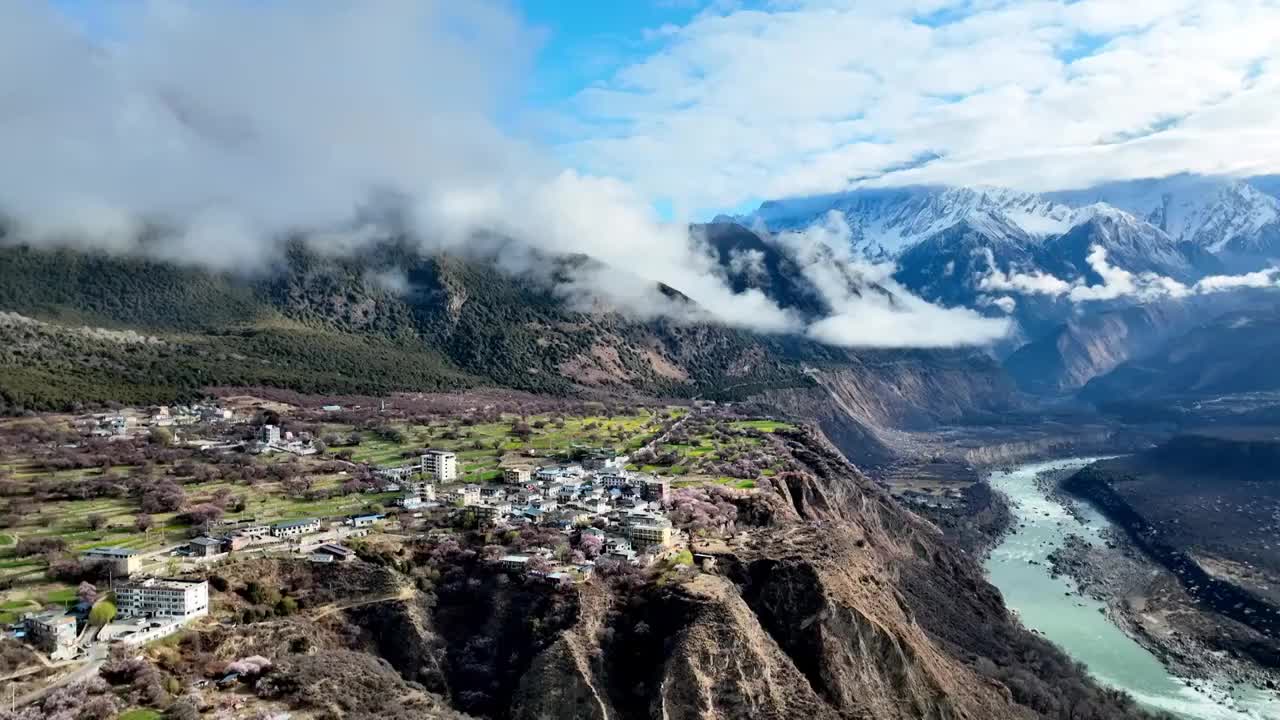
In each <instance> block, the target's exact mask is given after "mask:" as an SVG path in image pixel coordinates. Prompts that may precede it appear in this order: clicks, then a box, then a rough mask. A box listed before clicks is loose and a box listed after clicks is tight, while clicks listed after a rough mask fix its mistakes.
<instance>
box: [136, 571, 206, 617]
mask: <svg viewBox="0 0 1280 720" xmlns="http://www.w3.org/2000/svg"><path fill="white" fill-rule="evenodd" d="M114 590H115V593H116V607H117V608H118V609H119V610H120V614H122V615H125V616H130V617H154V618H166V617H168V618H193V617H199V616H201V615H206V614H208V612H209V583H208V582H206V581H204V580H169V579H162V578H146V579H143V580H137V581H133V582H126V583H118V584H116V586H115V588H114Z"/></svg>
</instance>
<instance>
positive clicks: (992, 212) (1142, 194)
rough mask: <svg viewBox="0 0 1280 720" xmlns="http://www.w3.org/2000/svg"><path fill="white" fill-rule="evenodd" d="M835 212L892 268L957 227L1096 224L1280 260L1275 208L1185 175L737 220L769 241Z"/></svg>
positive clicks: (931, 192) (887, 191) (924, 191)
mask: <svg viewBox="0 0 1280 720" xmlns="http://www.w3.org/2000/svg"><path fill="white" fill-rule="evenodd" d="M1267 184H1268V186H1269V187H1272V186H1273V184H1271V183H1267ZM833 211H834V212H836V213H839V214H840V215H841V216H843V217H844V219H845V220H846V221H847V222H848V223H849V226H850V228H851V229H852V230H853V236H854V237H853V241H854V245H855V247H856V248H857V249H859V250H861V251H862V252H863V253H864V254H865V255H866V256H867V257H869V258H884V259H892V258H897V257H899V256H901V255H902V254H904V253H905V252H906V251H908V250H910V249H911V248H912V247H914V246H915V245H918V244H919V243H921V242H923V241H925V240H927V239H929V238H931V237H933V236H935V235H937V234H939V233H941V232H944V231H947V230H950V229H952V228H954V227H956V226H958V225H961V224H967V225H969V226H970V227H972V228H974V229H975V230H977V231H979V232H982V233H984V234H986V235H988V236H990V237H992V238H993V239H994V238H1003V239H1012V240H1015V241H1018V242H1022V243H1029V242H1036V241H1043V240H1045V239H1048V238H1051V237H1054V236H1059V235H1063V234H1065V233H1067V232H1069V231H1070V230H1071V229H1072V228H1075V227H1078V226H1080V225H1082V224H1084V223H1087V222H1089V221H1091V220H1093V219H1095V218H1097V217H1100V216H1102V217H1110V218H1113V219H1116V220H1117V221H1119V222H1122V223H1126V224H1135V225H1137V226H1142V225H1146V226H1150V229H1151V230H1155V231H1159V232H1160V233H1162V234H1163V235H1164V236H1166V238H1167V242H1168V243H1170V244H1172V245H1177V244H1180V243H1184V242H1185V243H1191V244H1193V245H1195V246H1197V247H1199V248H1202V249H1204V250H1205V251H1207V252H1209V253H1213V254H1222V253H1234V254H1238V255H1261V256H1267V255H1270V254H1276V253H1277V252H1278V251H1280V199H1277V198H1276V197H1275V196H1273V195H1271V194H1269V193H1267V192H1264V191H1262V190H1259V189H1258V188H1256V187H1254V185H1252V184H1251V183H1250V181H1247V180H1237V179H1227V178H1214V177H1203V176H1189V175H1179V176H1174V177H1171V178H1165V179H1160V180H1139V181H1128V182H1118V183H1109V184H1106V185H1100V186H1097V187H1093V188H1088V189H1084V190H1072V191H1065V192H1055V193H1045V194H1036V193H1029V192H1022V191H1019V190H1012V189H1008V188H997V187H985V186H977V187H906V188H883V189H882V188H874V189H870V188H869V189H860V190H854V191H850V192H845V193H838V194H832V195H816V196H809V197H801V198H790V199H785V200H774V201H769V202H765V203H763V204H762V205H761V206H760V208H759V209H758V210H756V211H755V212H754V213H752V214H750V215H748V216H746V217H744V218H739V220H740V221H742V222H745V223H746V224H749V225H750V224H755V223H762V224H763V225H764V226H765V227H767V228H768V229H769V230H771V231H774V232H777V231H783V230H798V229H803V228H805V227H808V226H810V225H812V224H813V223H814V222H818V221H821V220H823V219H824V218H826V217H827V215H828V214H829V213H831V212H833ZM1142 232H1147V230H1146V229H1143V230H1142Z"/></svg>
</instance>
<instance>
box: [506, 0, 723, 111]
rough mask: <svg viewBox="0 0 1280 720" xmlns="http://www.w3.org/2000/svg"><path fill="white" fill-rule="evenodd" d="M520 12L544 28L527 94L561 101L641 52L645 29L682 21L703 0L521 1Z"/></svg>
mask: <svg viewBox="0 0 1280 720" xmlns="http://www.w3.org/2000/svg"><path fill="white" fill-rule="evenodd" d="M517 4H518V7H519V8H520V11H521V12H522V13H523V14H524V16H525V18H526V19H527V20H528V21H529V23H530V24H532V25H533V26H535V27H536V28H537V29H538V31H539V32H542V33H545V40H544V44H543V47H542V51H541V52H540V53H539V54H538V57H537V63H536V66H535V70H534V78H533V82H532V83H531V86H530V89H529V99H530V101H531V102H533V103H534V104H535V105H558V104H559V103H562V102H564V101H566V100H568V99H569V98H571V97H572V96H573V95H575V94H576V93H577V92H578V91H579V90H581V89H582V88H584V87H587V86H588V85H591V84H592V83H594V82H596V81H599V80H601V79H602V78H604V77H606V76H607V75H608V74H609V73H610V72H611V71H613V70H615V69H617V67H618V66H619V65H621V64H623V63H624V62H626V61H628V60H634V59H635V58H637V57H640V56H642V55H643V53H644V50H645V49H646V43H645V41H644V39H643V37H642V31H643V30H645V29H649V28H659V27H661V26H663V25H665V24H668V23H672V24H684V23H686V22H688V21H689V20H690V19H691V18H692V17H693V16H694V14H695V13H696V12H697V7H698V5H699V4H700V3H697V2H692V1H690V2H680V1H679V0H668V1H667V2H661V1H660V0H622V1H620V2H608V1H600V0H519V2H518V3H517Z"/></svg>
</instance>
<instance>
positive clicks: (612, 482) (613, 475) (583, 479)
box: [20, 405, 677, 660]
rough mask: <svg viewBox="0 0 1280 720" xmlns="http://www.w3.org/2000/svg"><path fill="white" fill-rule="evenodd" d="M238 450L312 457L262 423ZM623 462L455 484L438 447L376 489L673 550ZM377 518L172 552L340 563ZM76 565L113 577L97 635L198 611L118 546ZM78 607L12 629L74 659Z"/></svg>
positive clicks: (224, 419) (196, 599) (508, 522)
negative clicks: (107, 615) (262, 552)
mask: <svg viewBox="0 0 1280 720" xmlns="http://www.w3.org/2000/svg"><path fill="white" fill-rule="evenodd" d="M235 421H236V418H235V417H234V415H233V414H232V412H231V411H230V410H227V409H223V408H221V407H219V406H216V405H194V406H184V407H176V408H168V407H160V408H153V409H152V410H151V411H150V412H149V414H148V415H141V414H139V413H136V412H122V413H110V414H102V415H95V416H92V417H90V418H86V419H84V420H82V421H80V423H81V426H82V427H81V430H82V431H83V432H85V433H86V434H90V435H94V436H105V437H128V436H129V435H130V434H136V433H137V432H139V431H141V430H143V429H145V428H153V427H169V426H185V425H192V424H195V423H200V422H203V423H231V422H235ZM246 449H248V450H249V451H250V452H259V453H262V452H290V453H295V454H302V455H307V454H311V453H313V452H315V450H314V449H313V448H312V444H311V439H310V438H308V437H294V436H293V434H292V433H282V432H281V430H280V428H279V427H277V426H274V425H264V426H263V427H262V428H261V430H260V432H259V436H258V438H257V440H256V441H255V442H253V443H251V444H250V445H249V446H248V447H247V448H246ZM626 462H627V458H626V457H625V456H618V455H615V454H613V453H611V452H608V451H605V450H596V451H590V452H587V453H586V458H585V459H584V460H583V461H582V462H580V463H572V464H566V465H559V466H549V467H537V468H535V467H527V466H521V467H507V468H504V470H503V474H502V482H501V483H489V484H480V483H460V482H459V468H458V457H457V455H456V454H455V453H453V452H449V451H445V450H429V451H427V452H426V453H425V454H423V455H422V456H421V457H420V458H419V460H418V462H416V463H413V464H410V465H404V466H398V467H387V468H380V469H378V470H377V471H376V475H377V477H379V478H380V479H381V480H382V483H383V484H382V486H381V488H380V489H381V490H382V491H383V492H396V493H399V494H400V497H399V498H398V499H397V501H396V504H397V505H398V506H400V507H402V508H403V509H404V510H406V511H410V512H415V511H420V510H430V509H444V510H449V511H451V512H456V513H459V514H461V515H462V516H463V517H464V518H467V519H471V520H473V521H474V522H475V523H476V524H478V525H484V526H490V527H512V528H517V527H520V526H527V525H537V526H542V527H551V528H555V529H558V530H561V531H563V532H565V533H569V532H574V531H578V532H581V533H582V534H583V535H592V536H595V537H597V538H599V539H600V545H601V556H602V557H608V558H610V559H613V560H616V561H620V562H626V563H630V564H637V565H638V564H642V563H646V562H652V561H653V560H654V559H656V558H659V557H661V556H663V555H664V554H666V553H670V552H672V551H673V550H674V549H676V543H677V534H676V533H675V532H674V530H673V529H672V526H671V522H670V520H668V518H667V517H666V515H665V512H664V510H663V506H664V502H665V500H666V499H667V495H668V492H669V485H668V483H667V481H666V480H663V479H661V478H656V477H653V476H650V475H646V474H641V473H634V472H630V471H628V470H626V469H625V465H626ZM382 520H383V516H382V515H377V514H365V515H355V516H351V517H348V518H346V520H345V521H343V522H342V523H341V524H340V525H337V526H329V525H327V524H326V523H323V522H322V521H321V520H320V519H317V518H304V519H300V520H291V521H287V522H280V523H276V524H273V525H265V524H256V523H253V522H241V523H235V524H228V525H225V526H223V527H222V529H221V532H219V533H217V534H213V535H210V536H204V537H198V538H195V539H193V540H191V541H190V542H189V543H188V544H187V546H186V548H184V549H182V550H181V551H180V552H181V553H182V554H184V555H186V556H188V557H193V558H214V557H217V556H220V555H223V554H225V553H229V552H232V551H237V550H243V549H247V548H252V547H254V546H261V547H264V548H269V547H273V546H276V547H278V546H279V545H280V544H282V543H286V544H288V545H289V546H290V547H292V548H294V549H296V550H297V551H298V552H300V553H302V554H303V555H305V556H306V557H307V558H308V559H310V560H311V561H312V562H315V563H334V562H345V561H348V560H351V559H352V558H354V556H355V554H354V552H353V551H352V550H351V549H350V548H348V547H346V546H344V545H343V544H342V542H341V541H342V540H345V539H348V538H355V537H361V536H363V535H365V534H367V533H368V532H369V531H370V529H371V528H372V527H373V526H374V525H376V524H378V523H379V522H381V521H382ZM84 557H85V559H87V560H92V561H96V562H102V563H106V565H107V566H108V567H109V569H110V570H111V574H112V577H113V583H112V589H113V591H114V592H115V595H116V602H117V610H118V612H119V617H120V620H118V621H117V622H114V623H112V625H110V626H109V627H108V628H106V629H104V630H103V631H102V633H100V634H99V639H116V640H121V641H124V642H147V641H150V640H153V639H156V638H158V637H162V636H163V635H164V634H168V633H171V632H174V631H176V630H177V629H178V628H180V627H181V626H182V625H183V624H184V623H186V622H187V621H189V620H191V619H194V618H197V617H200V616H202V615H205V614H207V613H208V608H209V588H208V583H207V582H205V581H201V580H180V579H170V578H158V577H139V578H135V577H134V576H135V575H136V574H137V573H138V572H139V570H140V569H141V567H142V558H143V556H142V554H140V553H139V552H138V551H136V550H132V549H129V548H111V547H106V548H94V549H91V550H88V551H86V552H85V553H84ZM497 565H498V566H499V567H500V568H501V569H503V570H507V571H510V572H519V573H528V574H533V575H540V576H543V577H545V578H546V579H548V580H550V581H555V582H565V581H581V580H584V579H586V578H589V577H590V576H591V574H592V571H593V569H594V563H593V562H590V561H587V562H580V563H576V564H567V563H564V562H557V561H556V559H555V558H554V554H553V552H552V551H551V550H550V549H548V548H532V549H531V550H529V551H528V553H527V554H521V555H507V556H505V557H502V558H501V559H499V560H498V561H497ZM88 610H89V608H87V607H77V608H75V609H72V610H69V611H50V612H43V613H36V614H30V615H28V616H26V617H25V618H24V622H23V624H22V628H23V629H22V630H21V631H20V634H24V635H25V636H26V638H27V639H28V640H29V641H30V642H31V643H32V644H33V645H35V646H36V647H38V648H40V649H41V650H43V651H45V652H46V653H47V654H48V655H49V656H50V657H51V658H52V659H55V660H58V659H67V658H71V657H74V656H75V655H76V654H77V650H78V646H79V644H80V642H81V641H82V639H83V638H82V633H83V630H84V628H85V625H86V622H87V618H88Z"/></svg>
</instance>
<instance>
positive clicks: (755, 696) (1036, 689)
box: [208, 434, 1141, 720]
mask: <svg viewBox="0 0 1280 720" xmlns="http://www.w3.org/2000/svg"><path fill="white" fill-rule="evenodd" d="M776 450H777V452H779V453H786V454H787V455H789V456H790V458H791V459H792V461H793V462H792V463H791V467H792V468H793V470H791V471H788V472H785V473H781V474H779V475H778V476H777V477H776V478H775V479H774V480H773V485H772V487H769V488H762V489H760V490H758V491H755V492H742V493H740V494H738V495H736V496H735V497H734V500H733V502H734V503H735V504H736V505H737V506H738V524H737V528H736V532H734V533H733V534H732V535H725V536H721V537H716V538H704V539H700V540H699V541H697V542H696V543H695V547H694V550H695V551H696V552H697V553H698V554H699V555H698V557H699V564H698V565H697V566H695V567H682V568H670V569H667V570H665V571H663V572H661V573H659V574H658V575H649V576H641V575H637V574H635V573H623V574H621V575H616V576H608V575H605V576H601V577H597V578H596V579H594V580H593V581H592V582H590V583H587V584H585V585H580V586H576V587H571V588H567V589H562V590H555V589H551V588H549V587H546V586H544V585H542V584H540V583H536V582H533V581H526V580H521V579H518V578H514V577H507V576H505V575H502V574H500V573H496V572H495V571H494V570H493V567H492V566H491V565H489V564H487V563H484V562H483V561H481V560H479V559H478V558H476V557H474V556H475V553H471V554H470V555H468V551H467V550H465V549H462V550H461V551H458V552H455V553H454V555H452V558H453V559H454V562H452V563H451V564H450V565H449V566H448V567H447V568H442V570H441V571H440V572H434V571H433V572H432V573H431V574H430V577H433V578H434V580H427V581H424V580H423V578H424V577H427V576H425V575H421V574H419V575H416V576H415V577H417V578H418V582H417V583H416V584H409V581H408V580H407V577H406V576H405V575H404V574H403V573H405V572H407V571H409V570H410V569H411V567H412V566H413V565H414V564H415V563H420V562H429V560H427V558H429V557H430V556H431V553H435V552H436V551H437V550H438V548H437V549H429V550H427V549H424V550H423V551H422V552H420V553H419V554H417V555H415V556H413V557H412V558H410V557H403V558H399V559H395V560H392V561H389V562H388V564H387V566H386V567H383V568H381V569H379V570H378V572H380V573H382V574H383V575H384V576H385V577H386V578H392V579H394V578H397V577H399V578H401V580H400V581H398V582H399V584H398V585H397V582H396V581H393V580H388V581H379V589H378V590H377V592H387V593H388V594H387V597H386V598H385V599H380V598H377V597H374V598H373V599H372V600H371V601H368V602H366V603H364V604H362V605H359V606H356V607H350V608H348V609H342V608H336V609H335V610H334V611H332V612H328V613H326V614H324V616H323V618H322V619H317V620H315V621H314V624H315V627H314V628H313V629H312V630H311V631H310V632H305V631H302V630H291V631H290V632H288V633H287V635H288V636H290V637H289V639H277V640H274V641H270V640H267V638H271V637H275V636H276V635H275V634H278V633H279V628H281V627H282V626H283V627H286V628H295V629H297V628H302V627H303V625H301V621H299V620H296V619H289V620H268V621H265V622H259V623H254V624H250V625H244V626H241V627H238V628H236V630H235V631H234V632H232V631H227V630H225V629H219V630H217V631H215V632H216V633H228V632H232V636H231V637H230V638H229V637H221V638H219V639H218V641H217V642H213V641H212V640H211V641H210V642H209V643H208V644H209V645H210V646H215V647H221V648H224V649H225V648H229V649H228V650H225V653H227V654H229V655H242V654H244V653H246V652H250V651H252V652H262V653H264V654H265V653H273V654H274V655H273V657H275V658H277V659H278V662H279V663H280V666H281V667H282V668H284V670H283V677H280V678H275V676H273V680H272V682H274V683H283V685H282V687H286V688H289V687H294V688H295V690H294V692H295V694H297V693H300V695H297V696H298V697H302V698H303V699H304V700H305V701H306V702H309V703H311V704H310V705H308V706H307V707H309V708H313V709H314V708H317V707H318V708H321V709H323V710H324V712H326V713H328V715H327V716H330V717H364V716H367V715H361V714H360V713H361V712H364V710H363V709H361V708H354V709H353V708H351V707H350V706H349V705H347V704H343V703H341V702H339V701H337V700H334V699H332V698H330V697H329V696H328V695H325V694H324V693H323V692H322V690H323V688H324V687H326V686H325V685H324V683H323V681H321V680H317V679H316V677H315V676H316V674H317V672H318V671H317V669H316V663H317V662H318V661H317V660H316V657H315V656H317V655H318V654H322V653H331V652H342V653H353V654H357V655H360V656H361V657H362V658H365V659H363V660H361V661H360V663H361V664H360V665H359V667H363V668H365V670H364V671H362V672H365V673H366V674H368V675H369V678H368V679H367V681H363V682H365V683H366V684H369V683H375V681H376V683H377V687H380V688H382V689H381V690H379V692H380V693H382V694H383V695H386V696H394V697H401V696H402V697H404V698H407V699H412V701H413V702H414V703H415V706H416V707H418V708H423V709H424V713H421V714H419V715H418V716H420V717H441V716H443V715H439V714H436V715H433V714H431V713H432V712H435V711H434V710H430V711H428V710H425V709H426V708H443V704H444V703H447V704H448V705H449V706H451V708H452V709H450V710H448V712H458V711H461V712H465V713H468V714H470V715H473V716H479V717H492V718H520V719H522V720H524V719H529V720H532V719H535V718H539V719H541V718H548V719H557V720H558V719H560V718H565V719H567V718H575V719H576V718H598V719H600V720H604V719H606V718H610V719H612V718H617V719H620V720H629V719H632V718H635V719H637V720H638V719H641V718H672V719H677V720H679V719H689V720H694V719H696V720H720V719H726V720H727V719H729V718H779V719H781V718H798V717H807V718H833V719H834V718H868V719H870V718H876V719H877V720H879V719H884V718H889V719H893V718H901V719H902V720H907V719H908V718H912V719H914V718H933V719H938V720H960V719H964V718H969V719H972V720H986V719H987V718H1028V719H1031V718H1068V717H1070V718H1081V719H1085V720H1088V719H1090V718H1111V717H1116V718H1118V717H1125V718H1132V717H1141V713H1140V712H1138V711H1137V710H1135V709H1134V707H1133V706H1132V704H1131V702H1130V701H1129V700H1128V699H1127V698H1123V697H1120V696H1118V695H1116V694H1114V693H1111V692H1108V691H1103V690H1101V689H1099V688H1098V687H1096V686H1095V685H1093V684H1092V683H1091V682H1090V681H1089V680H1087V679H1086V677H1085V675H1084V673H1083V671H1082V670H1081V669H1080V668H1079V667H1077V666H1075V665H1074V664H1073V663H1071V662H1070V661H1069V660H1068V659H1067V658H1066V657H1064V656H1063V655H1062V654H1061V653H1060V652H1058V651H1057V650H1056V649H1055V648H1053V647H1052V646H1051V645H1049V644H1048V643H1046V642H1045V641H1043V640H1041V639H1039V638H1037V637H1035V636H1034V635H1031V634H1030V633H1028V632H1026V631H1025V630H1023V629H1022V628H1021V627H1020V626H1019V625H1018V624H1017V623H1016V621H1015V620H1014V618H1013V617H1012V616H1011V615H1010V613H1009V612H1008V611H1007V610H1006V608H1005V607H1004V605H1003V603H1002V601H1001V598H1000V595H999V593H998V592H997V591H996V590H995V589H994V588H993V587H992V586H990V585H989V584H988V583H986V582H985V580H984V579H983V577H982V574H981V571H980V569H979V568H978V566H977V564H976V563H975V561H974V560H973V559H972V558H971V557H969V556H967V555H965V554H964V553H963V552H961V551H959V550H957V549H955V548H954V547H951V546H950V545H948V544H947V543H945V542H944V541H943V540H942V538H941V535H940V533H939V532H938V530H937V529H936V528H934V527H933V526H932V525H930V524H928V523H926V522H925V521H923V520H921V519H920V518H918V517H916V516H914V515H912V514H910V513H908V512H906V511H905V510H903V509H902V508H901V507H900V506H898V505H897V504H896V503H895V502H894V501H893V500H892V499H891V498H889V497H888V496H887V495H886V494H884V493H883V492H881V491H880V490H879V489H877V488H876V487H874V486H873V485H872V484H871V483H869V482H868V481H867V480H866V479H865V478H863V477H862V476H861V475H860V474H859V473H858V472H857V471H856V470H855V469H854V468H853V467H852V466H851V465H849V464H848V463H847V461H845V460H844V459H843V458H842V457H840V456H839V455H838V454H837V453H836V452H835V450H834V448H832V447H830V446H828V445H826V444H825V442H824V441H822V440H820V439H818V438H816V437H814V436H811V435H808V434H796V435H793V436H789V437H786V438H777V440H776ZM704 556H705V557H704ZM359 565H360V566H365V565H366V563H364V562H362V563H360V564H359ZM255 573H256V574H257V575H261V572H260V571H255ZM234 585H235V581H233V582H232V586H233V591H234ZM387 586H393V587H392V589H391V590H390V591H389V592H388V590H387ZM397 587H398V588H399V589H398V590H396V589H395V588H397ZM273 633H274V634H273ZM303 636H305V637H303ZM235 638H240V639H239V640H236V639H235ZM245 638H248V639H247V640H246V639H245ZM215 652H224V650H216V651H215ZM291 669H295V670H296V671H297V672H300V673H302V674H303V676H304V678H306V679H305V680H299V681H294V682H293V685H290V681H289V679H288V677H289V675H288V673H289V672H292V671H293V670H291ZM390 669H393V670H394V672H393V673H391V674H388V670H390ZM362 687H364V686H363V685H362ZM297 688H301V689H297ZM308 688H310V689H309V690H308ZM304 690H305V692H304ZM362 692H364V691H363V690H362ZM290 697H293V696H290ZM439 712H441V713H443V712H445V711H444V710H443V709H441V710H439Z"/></svg>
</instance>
